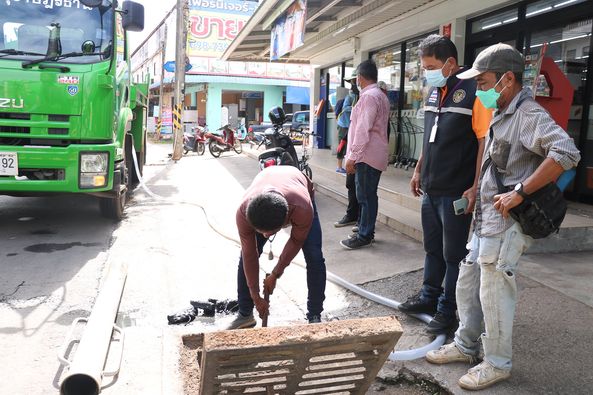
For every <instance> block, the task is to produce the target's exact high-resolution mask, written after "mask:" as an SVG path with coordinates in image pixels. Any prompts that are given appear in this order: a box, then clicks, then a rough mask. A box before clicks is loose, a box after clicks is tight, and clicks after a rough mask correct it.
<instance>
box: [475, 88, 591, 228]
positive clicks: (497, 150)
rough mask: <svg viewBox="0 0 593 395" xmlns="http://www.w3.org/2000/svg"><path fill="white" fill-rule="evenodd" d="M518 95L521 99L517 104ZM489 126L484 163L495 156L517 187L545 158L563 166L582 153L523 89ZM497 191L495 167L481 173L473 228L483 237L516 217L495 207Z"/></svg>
mask: <svg viewBox="0 0 593 395" xmlns="http://www.w3.org/2000/svg"><path fill="white" fill-rule="evenodd" d="M519 99H521V100H522V102H521V104H520V106H519V107H518V108H517V103H518V102H519ZM490 127H491V128H492V129H493V130H494V137H493V138H490V137H487V140H486V147H487V148H486V152H485V154H484V158H483V159H482V163H483V162H484V161H485V160H486V158H488V155H490V156H491V157H492V161H493V162H494V163H496V165H497V167H498V169H499V171H500V172H501V179H502V182H503V184H504V185H505V186H507V187H514V186H515V185H516V184H517V183H519V182H523V181H525V180H526V179H527V178H528V177H529V176H530V175H531V174H533V173H534V172H535V170H536V169H537V168H538V166H539V165H540V164H541V163H542V162H543V161H544V159H545V158H551V159H554V160H555V161H556V162H557V163H558V164H559V165H560V166H562V167H563V168H564V170H569V169H572V168H573V167H575V166H576V165H577V164H578V162H579V160H580V158H581V155H580V153H579V150H578V149H577V147H576V146H575V144H574V141H573V140H572V138H571V137H570V136H569V135H568V133H566V132H565V131H564V130H563V129H562V128H561V127H560V126H558V124H556V122H554V120H553V119H552V117H551V116H550V114H548V112H547V111H546V110H545V109H544V108H543V107H541V106H540V105H539V104H537V102H536V101H535V100H533V98H532V93H531V90H530V89H528V88H525V89H523V90H522V91H521V92H520V93H519V94H517V95H516V96H515V97H514V98H513V100H512V101H511V103H510V104H509V106H508V107H507V108H506V109H504V110H503V111H502V112H496V113H495V115H494V117H493V118H492V121H491V122H490ZM497 194H498V188H497V186H496V179H495V177H494V170H493V167H492V166H490V168H489V169H488V170H487V171H486V172H485V173H483V174H481V175H480V180H479V182H478V194H477V200H476V211H475V215H474V230H475V232H476V234H477V235H478V236H480V237H482V236H492V235H495V234H498V233H501V232H504V231H505V230H507V229H508V228H510V227H511V225H512V224H513V222H514V220H513V219H511V218H510V217H509V218H508V219H504V218H503V217H502V214H501V213H500V212H498V211H497V210H496V209H495V208H494V201H493V200H494V195H497Z"/></svg>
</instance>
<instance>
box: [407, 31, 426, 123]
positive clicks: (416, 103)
mask: <svg viewBox="0 0 593 395" xmlns="http://www.w3.org/2000/svg"><path fill="white" fill-rule="evenodd" d="M421 42H422V40H416V41H409V42H407V43H406V64H405V71H404V73H405V74H404V110H413V111H414V114H415V117H416V118H423V116H422V113H421V112H419V110H422V108H423V107H424V101H425V99H426V95H427V94H428V88H429V87H428V85H427V84H426V79H425V78H424V71H423V70H422V64H421V62H420V55H419V54H418V47H419V45H420V43H421Z"/></svg>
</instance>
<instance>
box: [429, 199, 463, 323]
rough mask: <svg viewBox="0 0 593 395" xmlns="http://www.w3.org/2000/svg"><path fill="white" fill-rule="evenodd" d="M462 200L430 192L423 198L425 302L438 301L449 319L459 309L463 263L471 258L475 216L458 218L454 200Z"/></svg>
mask: <svg viewBox="0 0 593 395" xmlns="http://www.w3.org/2000/svg"><path fill="white" fill-rule="evenodd" d="M459 198H460V196H457V197H446V196H430V195H428V194H426V193H425V194H424V196H423V198H422V231H423V233H424V251H425V252H426V257H425V258H424V281H423V283H422V299H424V300H426V301H431V302H438V304H437V311H438V312H440V313H442V314H444V315H446V316H448V317H454V316H455V310H456V309H457V304H456V302H455V287H456V284H457V276H458V275H459V263H460V262H461V261H462V260H463V258H464V257H465V256H466V255H467V249H466V244H467V237H468V235H469V228H470V225H471V220H472V216H471V214H467V215H466V214H461V215H455V212H454V210H453V201H455V200H457V199H459ZM443 282H444V287H443Z"/></svg>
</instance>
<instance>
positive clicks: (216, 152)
mask: <svg viewBox="0 0 593 395" xmlns="http://www.w3.org/2000/svg"><path fill="white" fill-rule="evenodd" d="M208 151H210V154H211V155H212V156H213V157H215V158H218V157H219V156H220V154H221V153H222V151H221V150H220V148H218V144H217V143H216V141H214V140H210V144H208Z"/></svg>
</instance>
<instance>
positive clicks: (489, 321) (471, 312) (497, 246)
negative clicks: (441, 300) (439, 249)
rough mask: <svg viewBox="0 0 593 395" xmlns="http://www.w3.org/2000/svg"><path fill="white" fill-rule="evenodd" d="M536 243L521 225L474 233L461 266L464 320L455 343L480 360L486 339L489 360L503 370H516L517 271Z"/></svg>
mask: <svg viewBox="0 0 593 395" xmlns="http://www.w3.org/2000/svg"><path fill="white" fill-rule="evenodd" d="M532 243H533V239H532V238H531V237H529V236H526V235H524V234H523V233H522V232H521V227H520V226H519V224H518V223H515V224H513V226H511V227H510V228H509V229H507V230H506V231H505V232H502V233H499V234H497V235H494V236H488V237H478V236H476V234H475V233H474V235H473V237H472V239H471V241H470V243H469V244H468V249H469V250H470V251H469V254H468V255H467V257H466V258H465V259H464V260H463V262H461V268H460V270H459V279H458V280H457V309H458V311H459V321H460V322H459V329H457V332H456V333H455V343H456V344H457V346H458V347H459V349H460V350H461V351H463V352H464V353H466V354H468V355H473V356H477V355H478V351H479V342H478V340H479V339H480V337H481V339H482V345H483V346H484V360H485V361H487V362H488V363H489V364H490V365H492V366H494V367H495V368H498V369H503V370H511V367H512V362H511V360H512V352H513V347H512V346H513V339H512V336H513V320H514V317H515V305H516V304H517V283H516V279H515V272H516V270H517V264H518V262H519V258H520V257H521V255H522V254H523V253H524V252H525V251H526V250H527V249H528V248H529V246H530V245H531V244H532ZM482 324H484V327H485V332H484V333H483V332H482Z"/></svg>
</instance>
